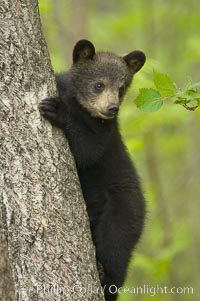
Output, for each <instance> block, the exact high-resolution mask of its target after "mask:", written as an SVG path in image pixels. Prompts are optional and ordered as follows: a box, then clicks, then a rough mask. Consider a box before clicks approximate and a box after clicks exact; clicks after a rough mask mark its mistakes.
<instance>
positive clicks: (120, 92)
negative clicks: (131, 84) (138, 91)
mask: <svg viewBox="0 0 200 301" xmlns="http://www.w3.org/2000/svg"><path fill="white" fill-rule="evenodd" d="M124 93H125V86H121V87H120V88H119V97H122V96H123V95H124Z"/></svg>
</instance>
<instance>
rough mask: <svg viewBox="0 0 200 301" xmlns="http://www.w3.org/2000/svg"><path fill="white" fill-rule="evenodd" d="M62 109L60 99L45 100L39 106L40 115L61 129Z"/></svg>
mask: <svg viewBox="0 0 200 301" xmlns="http://www.w3.org/2000/svg"><path fill="white" fill-rule="evenodd" d="M60 107H61V101H60V99H59V97H49V98H45V99H43V100H42V101H41V102H40V104H39V110H40V114H41V115H42V116H43V117H44V118H46V119H48V120H49V121H50V122H51V123H53V124H54V125H57V126H59V127H60V126H62V121H61V116H60V114H59V109H60Z"/></svg>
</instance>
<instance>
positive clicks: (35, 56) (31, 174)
mask: <svg viewBox="0 0 200 301" xmlns="http://www.w3.org/2000/svg"><path fill="white" fill-rule="evenodd" d="M55 93H56V89H55V80H54V75H53V71H52V68H51V65H50V61H49V56H48V52H47V49H46V45H45V42H44V38H43V35H42V32H41V24H40V19H39V15H38V4H37V1H36V0H21V1H18V0H1V5H0V95H1V96H0V120H1V123H0V143H1V148H0V172H1V178H0V226H1V227H0V252H1V254H0V300H1V301H4V300H6V301H9V300H19V301H26V300H29V301H30V300H34V301H35V300H48V301H51V300H70V301H73V300H76V301H77V300H91V301H95V300H98V301H100V300H103V297H102V292H101V289H100V282H99V278H98V273H97V268H96V261H95V251H94V247H93V244H92V241H91V235H90V230H89V223H88V218H87V214H86V210H85V203H84V200H83V197H82V194H81V189H80V185H79V181H78V177H77V173H76V170H75V165H74V161H73V158H72V156H71V154H70V151H69V148H68V146H67V143H66V140H65V138H64V136H63V134H62V133H61V131H60V130H59V129H56V128H52V127H51V125H50V124H49V123H48V122H47V121H45V120H43V119H42V118H41V117H40V114H39V112H38V107H37V105H38V101H39V100H41V99H43V98H45V97H47V96H49V95H55Z"/></svg>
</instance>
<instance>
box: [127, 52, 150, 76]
mask: <svg viewBox="0 0 200 301" xmlns="http://www.w3.org/2000/svg"><path fill="white" fill-rule="evenodd" d="M123 59H124V60H125V62H126V64H127V65H128V67H129V68H130V69H131V71H132V72H133V73H136V72H138V71H139V70H140V69H141V68H142V66H143V65H144V63H145V61H146V56H145V54H144V53H143V52H142V51H140V50H135V51H133V52H130V53H129V54H127V55H125V56H124V57H123Z"/></svg>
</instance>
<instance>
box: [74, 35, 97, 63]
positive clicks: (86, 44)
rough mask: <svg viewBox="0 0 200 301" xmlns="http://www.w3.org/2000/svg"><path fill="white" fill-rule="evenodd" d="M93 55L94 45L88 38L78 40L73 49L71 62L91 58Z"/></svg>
mask: <svg viewBox="0 0 200 301" xmlns="http://www.w3.org/2000/svg"><path fill="white" fill-rule="evenodd" d="M94 55H95V48H94V45H93V44H92V43H91V42H90V41H88V40H80V41H78V42H77V43H76V45H75V46H74V50H73V63H76V62H78V61H79V60H89V59H90V60H91V59H93V57H94Z"/></svg>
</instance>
